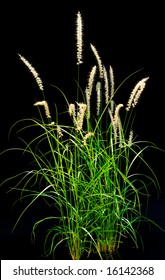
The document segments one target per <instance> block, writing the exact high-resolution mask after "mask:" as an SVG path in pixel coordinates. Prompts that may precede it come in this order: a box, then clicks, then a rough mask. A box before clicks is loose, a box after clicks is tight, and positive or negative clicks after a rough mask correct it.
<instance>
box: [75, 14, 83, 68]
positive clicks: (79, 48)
mask: <svg viewBox="0 0 165 280" xmlns="http://www.w3.org/2000/svg"><path fill="white" fill-rule="evenodd" d="M76 26H77V33H76V37H77V64H78V65H79V64H81V63H83V62H82V46H83V40H82V35H83V32H82V30H83V23H82V17H81V13H80V12H78V13H77V21H76Z"/></svg>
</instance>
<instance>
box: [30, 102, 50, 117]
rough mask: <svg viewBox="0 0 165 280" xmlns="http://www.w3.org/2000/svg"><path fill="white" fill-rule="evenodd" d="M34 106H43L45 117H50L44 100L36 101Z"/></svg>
mask: <svg viewBox="0 0 165 280" xmlns="http://www.w3.org/2000/svg"><path fill="white" fill-rule="evenodd" d="M34 106H44V109H45V114H46V117H47V118H51V115H50V111H49V106H48V103H47V102H46V101H45V100H43V101H38V102H36V103H35V104H34Z"/></svg>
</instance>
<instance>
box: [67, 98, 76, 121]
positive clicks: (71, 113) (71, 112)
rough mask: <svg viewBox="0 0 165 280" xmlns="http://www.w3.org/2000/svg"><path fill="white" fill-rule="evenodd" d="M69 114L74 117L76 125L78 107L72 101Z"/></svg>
mask: <svg viewBox="0 0 165 280" xmlns="http://www.w3.org/2000/svg"><path fill="white" fill-rule="evenodd" d="M68 111H69V115H70V116H71V117H73V123H74V124H75V125H76V109H75V104H73V103H71V104H69V110H68Z"/></svg>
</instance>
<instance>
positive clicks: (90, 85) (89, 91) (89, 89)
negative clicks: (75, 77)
mask: <svg viewBox="0 0 165 280" xmlns="http://www.w3.org/2000/svg"><path fill="white" fill-rule="evenodd" d="M95 75H96V66H93V68H92V70H91V72H90V74H89V79H88V86H87V88H86V90H85V94H86V101H87V118H88V119H89V118H90V98H91V94H92V89H93V83H94V78H95Z"/></svg>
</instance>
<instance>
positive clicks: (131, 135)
mask: <svg viewBox="0 0 165 280" xmlns="http://www.w3.org/2000/svg"><path fill="white" fill-rule="evenodd" d="M132 141H133V130H131V131H130V133H129V138H128V145H129V146H131V145H132Z"/></svg>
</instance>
